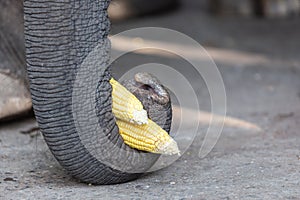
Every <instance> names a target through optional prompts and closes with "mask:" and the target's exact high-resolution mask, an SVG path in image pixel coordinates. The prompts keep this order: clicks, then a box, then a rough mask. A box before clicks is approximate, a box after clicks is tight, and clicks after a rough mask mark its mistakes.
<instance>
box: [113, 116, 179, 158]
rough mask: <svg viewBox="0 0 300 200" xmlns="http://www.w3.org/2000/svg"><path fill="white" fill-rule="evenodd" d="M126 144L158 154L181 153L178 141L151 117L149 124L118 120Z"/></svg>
mask: <svg viewBox="0 0 300 200" xmlns="http://www.w3.org/2000/svg"><path fill="white" fill-rule="evenodd" d="M117 125H118V127H119V132H120V134H121V136H122V137H123V139H124V142H125V144H127V145H129V146H130V147H132V148H136V149H139V150H142V151H148V152H152V153H158V154H166V155H173V154H179V149H178V146H177V144H176V142H175V141H174V140H173V138H171V137H170V136H169V135H168V133H167V132H166V131H164V130H163V129H162V128H161V127H160V126H158V125H157V124H156V123H154V122H153V121H151V120H150V119H149V121H148V124H144V125H135V124H131V123H127V122H124V121H121V120H117Z"/></svg>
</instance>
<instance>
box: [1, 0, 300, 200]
mask: <svg viewBox="0 0 300 200" xmlns="http://www.w3.org/2000/svg"><path fill="white" fill-rule="evenodd" d="M299 22H300V20H299V19H296V20H279V21H273V20H257V19H237V18H226V19H223V18H214V17H212V16H209V15H208V14H206V13H205V12H204V11H203V6H202V3H199V2H198V1H196V0H194V1H193V0H189V1H185V3H184V4H183V7H182V8H181V9H180V10H178V11H176V12H172V13H168V14H164V15H160V16H152V17H144V18H141V19H133V20H130V21H126V22H123V23H119V24H113V27H112V32H113V33H117V32H119V31H121V30H125V29H128V28H135V27H141V26H162V27H168V28H173V29H175V30H178V31H181V32H183V33H186V34H188V35H189V36H191V37H193V38H194V39H196V40H197V41H199V42H200V43H201V44H203V45H204V46H205V47H207V48H208V51H209V52H212V53H213V52H216V50H218V51H217V53H216V55H215V58H217V60H216V61H217V65H218V67H219V70H220V71H221V74H222V76H223V79H224V83H225V87H226V92H227V100H228V107H227V109H228V115H229V116H231V117H235V118H237V119H242V120H245V121H247V122H251V123H253V124H255V125H257V126H259V127H261V129H262V131H256V130H251V129H245V128H243V127H239V128H236V127H230V126H227V125H226V126H225V127H224V130H223V133H222V135H221V138H220V140H219V141H218V143H217V145H216V147H215V148H214V149H213V151H212V152H211V153H210V154H209V155H208V156H207V157H205V158H204V159H200V158H199V157H198V151H199V148H200V146H201V141H202V140H201V139H202V138H201V136H199V137H197V138H196V140H195V141H194V143H193V144H192V146H191V147H190V148H189V150H188V151H187V152H186V153H185V154H184V155H183V156H182V157H181V158H180V159H179V160H178V161H176V162H175V163H174V164H173V165H172V166H170V167H168V168H165V169H163V170H161V171H157V172H154V173H151V174H148V175H145V176H144V177H142V178H140V179H138V180H136V181H133V182H129V183H125V184H120V185H111V186H92V185H87V184H83V183H79V182H77V181H76V180H74V179H73V178H71V177H70V176H69V175H68V174H67V173H66V172H65V171H64V170H63V169H62V168H61V167H60V166H59V164H58V163H57V162H56V161H55V159H54V158H53V156H52V155H51V153H50V152H49V150H48V148H47V147H46V145H45V143H44V141H43V139H42V136H41V135H40V134H39V133H38V132H36V131H33V132H32V133H30V134H26V133H22V131H24V130H29V129H30V128H32V127H35V126H36V122H35V120H34V119H25V120H18V121H17V122H12V123H2V124H1V126H0V149H1V151H0V160H1V162H0V199H300V133H299V123H300V79H299V75H300V58H299V51H300V40H299V39H300V38H299V35H300V27H299V25H298V24H299ZM178 45H179V44H178ZM229 51H230V52H233V54H230V55H231V56H232V57H233V58H232V59H229V60H228V58H227V56H226V55H228V54H226V53H228V52H229ZM239 53H243V55H245V56H246V57H247V58H248V61H247V62H244V60H243V59H240V57H239V56H240V54H239ZM224 55H225V56H224ZM254 55H255V56H254ZM257 55H258V56H259V58H263V61H259V60H258V59H257V58H258V57H256V56H257ZM213 57H214V56H213ZM152 59H154V60H155V61H156V62H162V63H167V64H168V65H169V66H174V67H176V66H177V67H178V65H180V66H182V67H185V65H187V64H186V63H184V62H181V61H180V60H178V59H177V58H169V57H164V56H149V55H148V56H146V55H136V54H131V55H128V57H124V58H122V59H121V60H120V61H119V62H118V63H117V65H118V64H119V63H122V65H123V66H134V65H137V64H140V63H143V62H147V61H151V60H152ZM195 82H197V80H195ZM197 83H198V82H197ZM195 88H196V90H197V91H198V94H199V95H200V97H201V98H202V99H203V102H201V104H200V105H201V108H202V109H203V110H209V98H208V97H209V96H208V94H207V93H206V92H205V90H206V89H205V86H203V85H201V84H198V85H195Z"/></svg>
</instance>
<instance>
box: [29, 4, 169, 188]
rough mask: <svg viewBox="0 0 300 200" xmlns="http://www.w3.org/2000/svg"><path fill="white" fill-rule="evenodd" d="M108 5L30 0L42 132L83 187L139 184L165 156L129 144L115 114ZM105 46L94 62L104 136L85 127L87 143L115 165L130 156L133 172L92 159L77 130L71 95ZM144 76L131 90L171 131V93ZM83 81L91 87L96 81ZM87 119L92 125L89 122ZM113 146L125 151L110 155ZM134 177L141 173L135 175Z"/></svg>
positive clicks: (32, 71)
mask: <svg viewBox="0 0 300 200" xmlns="http://www.w3.org/2000/svg"><path fill="white" fill-rule="evenodd" d="M108 5H109V1H104V0H84V1H82V0H53V1H46V2H44V1H40V2H39V1H36V0H25V1H24V13H25V14H24V15H25V41H26V42H25V46H26V57H27V71H28V77H29V80H30V90H31V94H32V101H33V107H34V112H35V115H36V118H37V121H38V123H39V126H40V129H41V131H42V133H43V135H44V138H45V140H46V142H47V144H48V146H49V148H50V150H51V151H52V153H53V155H54V156H55V157H56V159H57V160H58V161H59V163H60V164H61V165H62V166H63V167H64V168H65V169H66V170H67V171H68V172H69V173H70V174H72V175H73V176H74V177H76V178H78V179H79V180H80V181H83V182H87V183H93V184H115V183H122V182H126V181H130V180H133V179H136V178H137V177H139V176H140V175H141V171H140V169H142V170H143V171H145V170H147V169H148V168H150V167H151V166H152V165H153V164H154V163H155V161H156V160H157V158H158V155H155V154H151V153H144V152H140V151H137V150H134V149H131V148H129V147H128V146H127V145H125V144H124V142H123V140H122V138H121V136H120V135H119V133H118V127H117V126H116V124H115V118H114V116H113V114H112V112H111V91H112V88H111V85H110V84H109V80H110V78H111V75H110V69H109V67H108V61H109V50H110V43H109V40H108V39H107V35H108V32H109V27H110V23H109V20H108V17H107V7H108ZM99 44H100V45H101V53H102V56H101V58H100V59H99V58H98V57H97V60H96V57H95V61H94V62H95V63H96V64H95V67H98V68H97V70H98V71H97V73H98V74H99V83H98V85H97V86H95V93H96V94H97V95H96V99H95V101H96V108H95V110H96V113H97V117H98V121H99V126H100V127H101V130H102V131H100V132H96V133H94V132H93V130H89V128H90V127H89V126H87V127H85V128H86V130H88V131H90V132H89V134H90V136H91V137H90V138H91V139H89V140H88V143H90V144H91V145H93V148H96V149H95V150H96V152H100V153H99V155H97V156H99V157H100V158H102V157H103V159H104V157H105V158H107V157H108V158H110V159H111V160H113V159H114V158H116V157H118V156H119V154H121V151H120V149H122V150H126V154H124V156H123V155H121V156H120V159H119V160H117V162H118V163H125V164H126V163H130V164H132V166H131V165H130V167H131V168H130V171H131V172H130V173H129V172H128V171H126V172H124V171H122V170H119V169H115V168H113V167H111V166H110V165H109V164H107V163H103V162H101V159H96V157H95V156H94V155H92V154H91V152H90V151H89V150H88V149H87V148H86V147H87V146H86V145H84V144H83V143H82V141H81V140H80V134H81V133H80V130H77V129H76V126H75V123H76V121H75V119H74V117H73V114H72V91H73V89H74V81H75V76H76V73H77V72H78V69H79V68H78V67H79V66H80V65H81V64H82V62H83V60H84V59H85V58H86V56H87V55H88V54H89V53H90V52H91V51H92V50H93V49H94V48H95V47H96V46H97V45H99ZM86 73H89V72H86ZM140 75H141V77H142V79H141V80H140V79H138V78H139V77H138V76H139V75H137V77H135V79H136V80H131V81H127V82H125V84H126V85H127V87H128V88H129V90H131V91H132V92H134V93H135V94H137V96H138V98H139V99H141V101H142V102H143V104H144V106H145V107H146V108H147V109H148V112H149V117H151V118H152V120H153V121H155V122H157V123H158V124H160V125H161V126H162V127H163V128H164V129H165V130H167V131H169V129H170V125H171V105H170V101H167V100H166V98H167V99H170V98H169V96H168V94H167V92H166V91H165V89H164V88H163V86H161V85H160V84H159V82H158V80H156V79H155V78H153V77H152V76H151V75H149V74H140ZM83 82H84V83H88V82H89V80H83ZM82 109H84V108H82ZM162 115H164V116H166V120H162V119H161V118H159V117H161V116H162ZM86 117H87V119H86V121H87V122H88V121H89V119H88V118H89V116H86ZM94 135H97V138H98V139H99V140H98V141H96V142H95V141H93V140H92V136H94ZM87 138H89V137H87ZM110 142H112V143H113V144H116V146H118V147H119V149H118V148H114V149H109V150H107V149H103V148H104V146H105V144H107V143H110ZM101 144H102V145H101ZM104 152H105V153H104ZM104 154H105V155H104ZM101 156H102V157H101ZM118 158H119V157H118ZM135 171H138V172H139V173H132V172H135Z"/></svg>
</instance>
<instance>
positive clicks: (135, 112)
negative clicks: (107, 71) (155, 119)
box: [110, 78, 148, 125]
mask: <svg viewBox="0 0 300 200" xmlns="http://www.w3.org/2000/svg"><path fill="white" fill-rule="evenodd" d="M110 84H111V85H112V100H113V102H112V111H113V114H114V115H115V117H116V118H117V119H119V120H123V121H127V122H130V123H134V124H139V125H141V124H147V123H148V116H147V111H146V110H144V109H143V105H142V103H141V102H140V101H139V100H138V99H137V98H136V97H135V96H134V95H133V94H132V93H131V92H129V91H128V90H127V89H126V88H125V87H124V86H122V85H121V84H120V83H118V82H117V81H116V80H115V79H113V78H112V79H111V80H110Z"/></svg>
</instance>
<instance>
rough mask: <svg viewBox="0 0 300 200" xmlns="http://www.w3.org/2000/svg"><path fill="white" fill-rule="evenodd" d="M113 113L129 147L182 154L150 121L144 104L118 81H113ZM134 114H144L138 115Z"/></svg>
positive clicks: (171, 140) (172, 141) (153, 151)
mask: <svg viewBox="0 0 300 200" xmlns="http://www.w3.org/2000/svg"><path fill="white" fill-rule="evenodd" d="M110 84H111V85H112V88H113V90H112V101H113V102H112V112H113V114H114V115H115V117H116V119H117V120H116V123H117V125H118V127H119V133H120V135H121V136H122V138H123V140H124V142H125V144H127V145H128V146H130V147H132V148H135V149H138V150H142V151H148V152H152V153H158V154H167V155H172V154H180V152H179V149H178V146H177V143H176V142H175V141H174V140H173V138H171V137H170V136H169V135H168V133H167V132H166V131H165V130H163V129H162V128H161V127H160V126H158V125H157V124H156V123H155V122H153V121H152V120H150V119H148V116H147V112H146V111H145V110H144V109H143V105H142V103H141V102H140V101H139V100H138V99H137V98H136V97H135V96H134V95H133V94H131V93H130V92H129V91H128V90H127V89H126V88H125V87H123V86H122V85H121V84H120V83H118V82H117V81H116V80H114V79H111V80H110ZM134 112H140V113H142V114H139V115H136V114H134Z"/></svg>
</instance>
